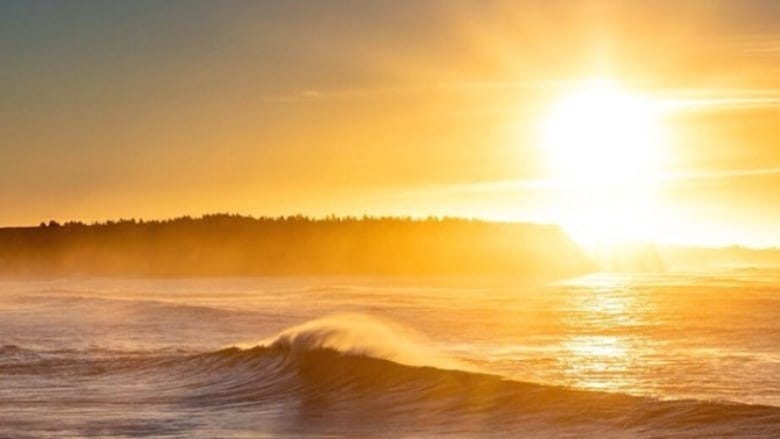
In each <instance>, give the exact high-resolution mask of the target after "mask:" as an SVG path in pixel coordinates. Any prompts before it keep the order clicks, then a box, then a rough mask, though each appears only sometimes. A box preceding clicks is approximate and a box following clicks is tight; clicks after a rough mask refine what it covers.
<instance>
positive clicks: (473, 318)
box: [0, 272, 780, 438]
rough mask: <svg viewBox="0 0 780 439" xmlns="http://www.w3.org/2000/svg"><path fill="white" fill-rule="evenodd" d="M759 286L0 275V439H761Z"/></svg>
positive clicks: (767, 292)
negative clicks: (516, 438) (493, 438)
mask: <svg viewBox="0 0 780 439" xmlns="http://www.w3.org/2000/svg"><path fill="white" fill-rule="evenodd" d="M779 281H780V273H775V272H731V273H719V274H717V275H716V274H663V275H618V274H600V275H592V276H587V277H583V278H578V279H573V280H569V281H565V282H558V283H552V284H545V285H542V284H528V283H521V282H519V281H518V280H517V279H512V278H509V277H462V278H453V277H448V278H433V277H426V278H421V277H397V276H396V277H328V278H316V277H287V278H241V279H219V280H215V279H210V280H187V279H182V280H149V279H132V280H129V279H128V280H117V279H62V280H36V281H31V280H26V281H2V282H0V436H2V437H83V436H92V437H103V436H119V437H138V436H156V437H204V438H205V437H247V436H250V437H257V436H260V437H262V436H280V435H282V436H284V435H288V436H291V437H298V436H323V435H324V436H327V435H347V436H355V437H360V436H364V435H366V434H369V433H370V434H372V435H383V434H384V435H387V436H393V437H395V436H435V435H460V436H465V437H484V436H486V435H487V436H489V435H500V434H510V435H517V434H522V435H523V436H524V437H545V438H549V437H582V436H588V437H626V436H629V437H659V436H660V437H705V436H706V437H757V438H758V437H762V438H763V437H776V436H778V435H780V427H779V425H780V378H779V377H780V295H778V292H779V291H778V290H779V289H778V287H776V285H778V282H779Z"/></svg>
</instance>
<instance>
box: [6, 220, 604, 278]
mask: <svg viewBox="0 0 780 439" xmlns="http://www.w3.org/2000/svg"><path fill="white" fill-rule="evenodd" d="M590 268H591V267H590V263H589V261H588V260H587V258H586V257H585V256H584V255H583V252H582V251H581V250H580V249H579V248H578V247H577V245H576V244H574V243H573V242H572V241H571V240H570V239H569V238H568V236H567V235H566V234H565V233H564V232H563V231H562V230H561V229H560V228H558V227H557V226H551V225H537V224H520V223H496V222H485V221H477V220H468V219H458V218H429V219H411V218H397V217H382V218H376V217H363V218H354V217H334V216H331V217H328V218H324V219H312V218H308V217H304V216H288V217H275V218H269V217H262V218H253V217H246V216H239V215H230V214H215V215H205V216H203V217H199V218H190V217H181V218H176V219H171V220H164V221H138V220H120V221H108V222H104V223H94V224H83V223H79V222H70V223H65V224H59V223H56V222H54V221H50V222H48V223H41V225H40V226H38V227H16V228H2V229H0V274H2V275H10V276H36V275H48V276H64V275H96V276H255V275H328V274H488V273H501V274H516V275H518V276H531V277H557V276H567V275H573V274H579V273H583V272H585V271H587V270H589V269H590Z"/></svg>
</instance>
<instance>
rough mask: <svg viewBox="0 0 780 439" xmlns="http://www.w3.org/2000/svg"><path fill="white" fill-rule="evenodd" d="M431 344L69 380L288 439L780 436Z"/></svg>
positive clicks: (733, 412)
mask: <svg viewBox="0 0 780 439" xmlns="http://www.w3.org/2000/svg"><path fill="white" fill-rule="evenodd" d="M430 346H431V345H430V343H429V342H427V341H426V340H425V339H424V338H423V337H421V336H419V334H414V333H413V332H411V331H409V330H407V329H405V328H403V327H400V326H398V325H395V324H392V323H388V322H383V321H381V320H377V319H374V318H369V317H366V316H361V315H340V316H333V317H327V318H324V319H319V320H314V321H310V322H307V323H304V324H302V325H299V326H295V327H292V328H289V329H287V330H284V331H282V332H281V333H279V334H278V335H276V336H275V337H271V338H269V339H266V340H262V341H261V342H259V343H258V344H257V345H255V346H244V347H231V348H227V349H223V350H220V351H216V352H210V353H202V354H196V355H189V354H186V355H184V354H176V353H156V354H155V355H151V354H150V355H149V357H148V358H139V356H138V355H132V356H126V357H121V356H116V355H113V356H108V357H105V358H102V359H100V360H93V361H85V360H84V359H83V358H82V359H80V360H79V361H75V360H73V361H72V362H71V363H70V364H71V366H70V367H72V369H71V371H70V372H71V373H77V371H78V370H82V369H83V370H82V373H89V374H91V376H93V377H95V378H93V379H95V380H96V383H98V384H99V383H100V382H103V383H105V384H106V385H107V386H113V387H112V388H113V389H115V390H114V393H115V394H116V395H114V397H121V398H122V399H123V400H125V401H137V402H139V403H142V404H144V403H145V404H148V403H150V402H154V403H158V404H165V405H167V406H170V405H177V406H182V407H185V408H187V410H191V411H193V412H195V413H197V412H198V411H205V412H208V413H214V412H219V411H225V412H229V413H231V416H236V413H242V414H243V416H244V417H243V418H241V419H242V422H246V423H248V424H247V425H249V427H247V428H249V429H252V428H253V427H252V426H253V425H255V424H252V422H255V423H256V424H258V425H262V426H263V428H264V429H268V428H269V427H268V426H269V425H272V426H273V431H274V432H285V433H300V434H304V433H316V434H337V435H354V436H362V435H366V434H369V433H370V434H371V435H373V436H377V435H378V434H379V433H382V432H386V433H387V434H388V435H391V436H398V435H405V434H409V435H418V436H419V435H422V436H429V435H434V434H435V435H439V434H459V435H465V436H486V435H499V434H503V435H520V434H521V435H523V436H524V437H545V438H550V437H582V436H585V437H756V438H758V437H761V438H765V437H778V436H780V408H777V407H770V406H755V405H742V404H731V403H721V402H708V401H696V400H683V401H660V400H656V399H652V398H644V397H635V396H628V395H622V394H611V393H604V392H593V391H580V390H572V389H566V388H562V387H555V386H548V385H540V384H533V383H525V382H518V381H513V380H509V379H506V378H504V377H501V376H497V375H491V374H487V373H482V372H479V371H477V370H475V369H474V368H469V367H468V365H464V364H460V362H458V361H455V360H453V359H448V358H446V357H445V356H442V355H440V354H437V353H436V352H435V350H434V349H432V348H431V347H430ZM24 352H25V350H24V349H23V348H21V347H18V346H5V347H3V348H2V349H0V358H1V357H2V356H14V357H15V358H20V357H23V356H24V355H22V354H23V353H24ZM51 361H52V360H50V363H45V362H44V363H40V364H39V363H36V364H37V366H36V367H35V370H36V372H35V373H43V369H45V368H46V367H55V366H57V367H55V369H57V373H61V372H62V368H63V367H66V366H64V364H66V363H67V361H68V360H67V359H65V358H58V360H57V361H59V362H58V363H57V362H54V363H51ZM0 365H2V362H0ZM17 366H18V365H17ZM29 366H32V364H28V365H27V367H28V368H29ZM18 369H19V371H20V373H23V371H24V370H25V368H22V367H19V368H18ZM101 380H102V381H101ZM121 383H124V385H122V384H121ZM96 385H97V384H96ZM87 397H88V396H83V398H87ZM93 397H94V398H95V399H96V401H95V402H105V401H98V399H99V398H108V397H109V396H105V395H102V394H99V395H95V396H93ZM389 432H393V434H389Z"/></svg>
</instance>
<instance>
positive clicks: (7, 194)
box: [0, 0, 780, 246]
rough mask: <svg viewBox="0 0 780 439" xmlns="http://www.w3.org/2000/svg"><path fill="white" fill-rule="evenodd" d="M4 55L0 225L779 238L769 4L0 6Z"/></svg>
mask: <svg viewBox="0 0 780 439" xmlns="http://www.w3.org/2000/svg"><path fill="white" fill-rule="evenodd" d="M541 3H544V4H541ZM0 53H2V55H3V62H2V64H0V77H1V78H2V80H0V95H1V96H2V97H3V99H2V100H0V206H2V207H0V225H26V224H37V223H38V222H40V221H41V220H44V219H50V218H54V219H58V220H61V221H62V220H85V221H92V220H103V219H109V218H118V217H136V218H138V217H143V218H162V217H170V216H178V215H184V214H191V215H195V214H201V213H206V212H218V211H220V212H222V211H229V212H237V213H243V214H252V215H264V214H268V215H277V214H290V213H303V214H311V215H325V214H329V213H336V214H360V215H362V214H364V213H367V214H394V215H414V216H426V215H459V216H468V217H481V218H488V219H502V220H517V221H540V222H555V223H561V224H563V225H564V226H566V227H567V229H568V230H569V231H570V232H571V233H572V234H573V235H575V236H576V237H579V238H582V239H583V240H585V241H587V240H589V239H590V240H596V241H597V240H599V239H601V238H605V239H609V238H619V239H631V240H654V241H660V242H678V243H694V244H708V245H715V244H718V245H720V244H731V243H742V244H748V245H754V246H767V245H780V225H779V224H780V202H778V201H777V200H778V198H780V145H778V140H779V139H780V117H779V116H780V112H779V111H780V3H779V2H775V1H770V0H766V1H737V0H735V1H684V2H682V1H681V2H677V1H675V2H671V1H670V2H656V1H648V2H641V1H632V2H598V1H583V2H575V1H548V2H531V1H529V2H518V1H449V0H447V1H445V0H442V1H413V2H412V1H410V2H403V1H376V2H363V1H338V2H320V1H298V2H202V3H201V2H165V3H159V2H121V3H120V2H105V1H101V2H75V1H74V2H62V3H56V4H43V3H28V2H4V3H3V4H2V5H0ZM594 83H595V84H608V86H607V88H608V89H609V90H610V91H609V92H608V93H607V95H606V96H611V95H614V96H617V97H616V98H615V101H616V102H617V104H615V105H614V106H612V107H610V108H608V109H607V110H604V109H603V108H602V105H601V104H600V102H602V101H603V99H602V98H603V97H604V96H605V95H604V94H603V93H602V94H599V93H596V97H595V98H594V99H591V100H588V99H585V104H583V105H580V106H579V107H577V108H579V109H578V110H576V111H572V112H570V113H571V114H568V113H567V114H568V115H567V116H566V117H564V118H563V119H562V120H564V122H561V124H558V125H555V124H554V125H555V126H556V127H558V129H559V130H560V131H561V132H563V133H567V134H565V136H564V139H563V140H560V139H558V140H555V142H557V144H560V145H562V146H561V147H560V148H559V149H560V150H557V152H555V153H551V150H550V148H548V145H547V144H548V143H550V140H549V138H550V136H551V135H550V134H549V133H547V134H545V130H546V129H547V130H549V127H548V126H549V125H550V123H551V122H550V121H558V120H559V119H561V118H558V119H556V117H557V116H556V115H557V114H560V113H561V112H564V113H565V112H566V110H565V109H566V108H569V107H570V106H571V102H578V101H577V99H578V96H582V95H583V90H585V93H586V94H587V93H588V92H587V90H590V88H589V87H591V86H592V84H594ZM623 101H626V102H629V101H630V102H634V101H636V102H640V101H641V102H642V105H643V106H644V105H647V106H648V107H652V108H653V110H652V117H650V116H647V118H646V119H647V120H645V117H644V116H642V117H638V118H634V119H631V118H630V117H627V116H625V115H626V114H630V113H631V110H632V108H633V107H632V105H633V104H628V106H624V104H622V103H621V102H623ZM589 102H596V104H595V105H591V104H590V103H589ZM567 105H568V106H569V107H567ZM577 105H579V104H577ZM575 106H576V105H575ZM580 107H584V110H583V109H582V108H580ZM562 109H563V110H562ZM591 110H592V111H591ZM624 110H625V111H624ZM642 111H643V114H644V110H642ZM580 116H581V117H582V118H580ZM579 121H586V122H587V127H592V126H593V125H594V124H595V125H596V126H598V127H602V128H599V129H601V130H605V131H609V134H604V133H602V132H599V133H595V134H594V133H591V130H590V128H583V129H585V131H587V133H585V134H582V133H579V132H578V131H577V129H576V128H577V126H578V124H581V122H579ZM645 122H647V123H652V125H653V128H652V129H648V130H644V129H643V128H637V129H634V128H636V127H638V126H640V125H641V126H644V124H645ZM556 123H557V122H556ZM583 123H584V122H583ZM545 127H548V128H545ZM610 127H615V128H614V129H612V128H610ZM568 133H574V134H568ZM615 133H618V134H619V135H618V134H615ZM605 135H606V136H607V138H608V139H609V140H608V141H604V136H605ZM656 135H658V136H657V137H658V139H656ZM578 136H579V137H578ZM552 137H556V135H552ZM651 137H652V139H654V140H653V142H652V145H649V146H642V147H641V148H639V147H637V146H636V145H639V144H644V143H648V142H649V140H648V139H649V138H651ZM556 138H557V137H556ZM635 141H636V142H635ZM605 142H607V143H609V142H612V144H614V145H613V146H615V147H614V148H611V149H610V148H604V147H603V146H604V143H605ZM625 144H630V146H626V147H625V149H624V148H623V145H625ZM648 151H650V152H651V153H652V154H651V155H652V156H653V158H652V166H649V165H648V163H649V162H650V161H651V159H649V158H647V157H649V156H647V157H646V156H645V155H643V154H645V153H647V152H648ZM556 157H559V158H556ZM560 157H563V158H560ZM572 157H574V158H575V159H574V160H572ZM564 165H565V167H566V169H567V170H566V171H562V170H561V169H562V166H564ZM634 167H637V168H636V169H637V172H639V171H638V170H639V169H640V168H641V171H642V172H641V173H642V180H641V182H637V181H634V180H633V179H631V178H627V176H626V175H622V174H628V172H623V173H622V174H621V175H620V177H619V178H618V177H617V175H618V174H616V173H615V171H614V170H615V169H623V170H624V171H625V170H632V173H633V171H634ZM567 172H568V173H573V174H575V176H576V178H573V179H572V178H570V177H571V175H569V174H567ZM645 174H647V175H645ZM603 175H608V176H610V177H614V178H611V179H610V181H609V183H608V184H607V186H609V187H608V188H607V189H604V185H602V184H601V183H603V182H601V181H594V179H595V180H598V178H597V177H599V176H603ZM632 175H633V174H632ZM645 177H646V178H645ZM594 223H600V224H601V226H600V227H599V226H595V225H593V224H594ZM616 229H619V230H620V233H614V231H615V230H616ZM593 230H598V232H593ZM607 232H608V233H607ZM610 234H612V236H610Z"/></svg>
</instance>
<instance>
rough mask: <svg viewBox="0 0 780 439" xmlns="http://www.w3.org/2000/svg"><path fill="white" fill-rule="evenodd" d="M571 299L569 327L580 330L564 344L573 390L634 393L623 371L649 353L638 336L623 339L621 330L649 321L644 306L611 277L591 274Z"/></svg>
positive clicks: (635, 385) (627, 376)
mask: <svg viewBox="0 0 780 439" xmlns="http://www.w3.org/2000/svg"><path fill="white" fill-rule="evenodd" d="M581 286H584V287H585V289H584V290H582V291H580V292H579V293H578V294H576V295H573V296H572V298H571V300H572V303H570V305H569V306H570V307H571V309H572V310H573V312H572V314H571V315H570V316H569V317H568V318H567V325H569V326H571V327H574V328H581V329H582V332H583V333H582V334H573V335H571V336H570V337H569V338H568V339H566V340H565V341H563V343H562V350H563V351H564V352H566V356H565V357H566V360H565V361H564V362H565V367H564V375H565V376H566V378H565V379H566V380H567V381H568V382H569V383H570V384H571V385H573V386H576V387H580V388H587V389H598V390H610V391H622V392H636V391H638V389H637V387H638V386H639V385H640V384H639V383H638V382H635V381H632V380H631V378H630V374H627V373H625V372H626V371H628V370H630V369H631V368H632V367H634V363H635V362H636V361H638V358H639V357H641V356H645V355H647V354H648V349H650V347H649V346H646V345H645V344H644V343H642V340H641V338H638V337H636V336H635V334H634V335H633V336H631V337H629V336H627V335H625V333H630V331H623V330H622V329H623V328H635V327H642V326H643V325H644V324H646V323H647V321H646V318H647V313H648V312H649V310H648V309H647V305H646V304H645V303H642V301H641V300H639V298H638V297H637V295H636V294H634V292H631V291H628V290H627V289H626V288H625V287H624V286H623V285H622V283H621V280H620V278H619V277H615V276H607V275H603V276H599V275H597V276H590V277H589V278H588V279H587V280H586V281H584V282H582V284H581Z"/></svg>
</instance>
